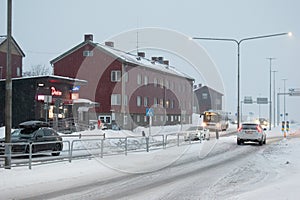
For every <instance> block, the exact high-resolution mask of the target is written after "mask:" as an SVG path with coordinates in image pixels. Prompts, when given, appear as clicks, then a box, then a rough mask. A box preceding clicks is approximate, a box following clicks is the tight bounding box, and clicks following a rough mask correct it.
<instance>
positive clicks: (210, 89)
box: [194, 85, 224, 96]
mask: <svg viewBox="0 0 300 200" xmlns="http://www.w3.org/2000/svg"><path fill="white" fill-rule="evenodd" d="M204 89H206V90H209V91H212V92H215V93H217V94H219V95H221V96H224V94H222V93H221V92H218V91H217V90H214V89H212V88H210V87H208V86H206V85H204V86H200V87H197V88H196V89H194V92H198V91H201V90H204Z"/></svg>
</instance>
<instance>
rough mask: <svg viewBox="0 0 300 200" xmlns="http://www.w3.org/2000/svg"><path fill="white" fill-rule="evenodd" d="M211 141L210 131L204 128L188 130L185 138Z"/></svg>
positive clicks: (198, 127)
mask: <svg viewBox="0 0 300 200" xmlns="http://www.w3.org/2000/svg"><path fill="white" fill-rule="evenodd" d="M200 139H202V140H204V139H206V140H209V139H210V133H209V130H208V129H206V128H204V127H203V126H192V127H190V128H188V129H187V130H186V134H185V136H184V140H185V141H188V140H200Z"/></svg>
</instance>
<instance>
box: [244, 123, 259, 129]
mask: <svg viewBox="0 0 300 200" xmlns="http://www.w3.org/2000/svg"><path fill="white" fill-rule="evenodd" d="M256 127H257V124H243V125H242V129H244V130H256Z"/></svg>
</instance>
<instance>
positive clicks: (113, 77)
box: [110, 70, 121, 82]
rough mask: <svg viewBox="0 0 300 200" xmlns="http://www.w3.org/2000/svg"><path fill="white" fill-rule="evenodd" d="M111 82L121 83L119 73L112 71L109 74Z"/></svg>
mask: <svg viewBox="0 0 300 200" xmlns="http://www.w3.org/2000/svg"><path fill="white" fill-rule="evenodd" d="M110 79H111V82H120V81H121V71H120V70H112V71H111V73H110Z"/></svg>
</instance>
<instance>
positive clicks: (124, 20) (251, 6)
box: [0, 0, 300, 121]
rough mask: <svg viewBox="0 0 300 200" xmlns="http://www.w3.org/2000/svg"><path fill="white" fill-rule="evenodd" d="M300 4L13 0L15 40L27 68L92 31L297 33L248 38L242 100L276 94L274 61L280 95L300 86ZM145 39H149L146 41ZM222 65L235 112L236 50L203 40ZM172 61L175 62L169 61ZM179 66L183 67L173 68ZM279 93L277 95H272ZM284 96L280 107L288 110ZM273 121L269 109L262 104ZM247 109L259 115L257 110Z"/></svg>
mask: <svg viewBox="0 0 300 200" xmlns="http://www.w3.org/2000/svg"><path fill="white" fill-rule="evenodd" d="M6 2H7V1H6V0H0V35H5V34H6V13H7V12H6V6H7V5H6ZM299 10H300V1H298V0H226V1H222V0H206V1H203V0H193V1H191V0H190V1H189V0H186V1H174V0H173V1H172V0H164V1H161V0H152V1H141V0H128V1H121V0H119V1H116V0H109V1H104V0H103V1H99V0H81V1H79V0H13V30H12V32H13V36H14V38H15V39H16V41H17V42H18V44H19V45H20V46H21V48H22V49H23V51H24V52H25V54H26V57H25V59H24V67H25V69H26V68H29V67H30V66H33V65H39V64H42V65H50V64H49V61H50V60H52V59H53V58H55V57H57V56H58V55H60V54H61V53H63V52H65V51H66V50H69V49H70V48H71V47H74V46H75V45H77V44H78V43H80V42H82V41H83V35H84V34H85V33H92V34H93V35H94V40H95V41H97V42H99V43H102V42H103V41H105V40H107V39H108V38H111V37H113V36H115V35H118V34H120V33H122V32H124V31H128V30H132V29H136V28H143V27H159V28H165V29H170V30H174V31H177V32H180V33H182V34H184V35H187V36H191V37H193V36H194V37H195V36H197V37H220V38H235V39H242V38H245V37H253V36H258V35H266V34H273V33H282V32H289V31H292V32H293V37H291V38H289V37H287V36H281V37H274V38H267V39H260V40H252V41H245V42H243V43H242V44H241V90H242V92H241V98H243V97H244V96H252V97H253V99H256V97H258V96H262V97H268V96H269V61H268V60H267V59H266V58H267V57H275V58H276V59H275V60H274V61H273V62H272V68H273V70H277V71H278V73H276V90H277V91H278V88H279V87H280V90H281V91H283V81H282V79H283V78H287V79H288V80H287V81H286V88H287V89H288V88H300V81H299V74H300V73H299V72H300V69H299V59H298V57H297V56H298V55H299V52H300V39H299V37H300V36H299V32H300V26H299V18H300V16H299V15H300V14H299ZM141 42H142V41H141ZM196 42H197V43H199V44H200V45H202V46H203V47H204V48H205V49H206V51H207V53H208V54H209V56H210V57H211V59H212V60H213V62H214V63H215V64H216V66H217V68H218V70H219V72H220V74H221V76H222V79H223V83H224V89H225V98H224V101H225V109H226V110H228V111H231V112H233V113H235V112H236V99H237V97H236V96H237V95H236V90H237V89H236V88H237V84H236V82H237V79H236V74H237V73H236V72H237V51H236V45H235V44H234V43H230V42H220V41H200V40H198V41H196ZM170 62H171V63H172V61H170ZM172 65H175V66H176V63H174V62H173V63H172ZM272 92H273V91H272ZM282 102H283V99H282V100H281V110H283V105H282V104H283V103H282ZM286 103H287V112H288V113H289V117H290V118H292V119H296V120H298V121H300V106H298V105H299V104H300V96H298V97H287V98H286ZM261 110H262V115H264V117H266V118H268V114H267V111H268V106H267V105H262V106H261ZM243 112H245V113H248V112H254V113H255V114H258V106H257V105H244V106H243Z"/></svg>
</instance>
